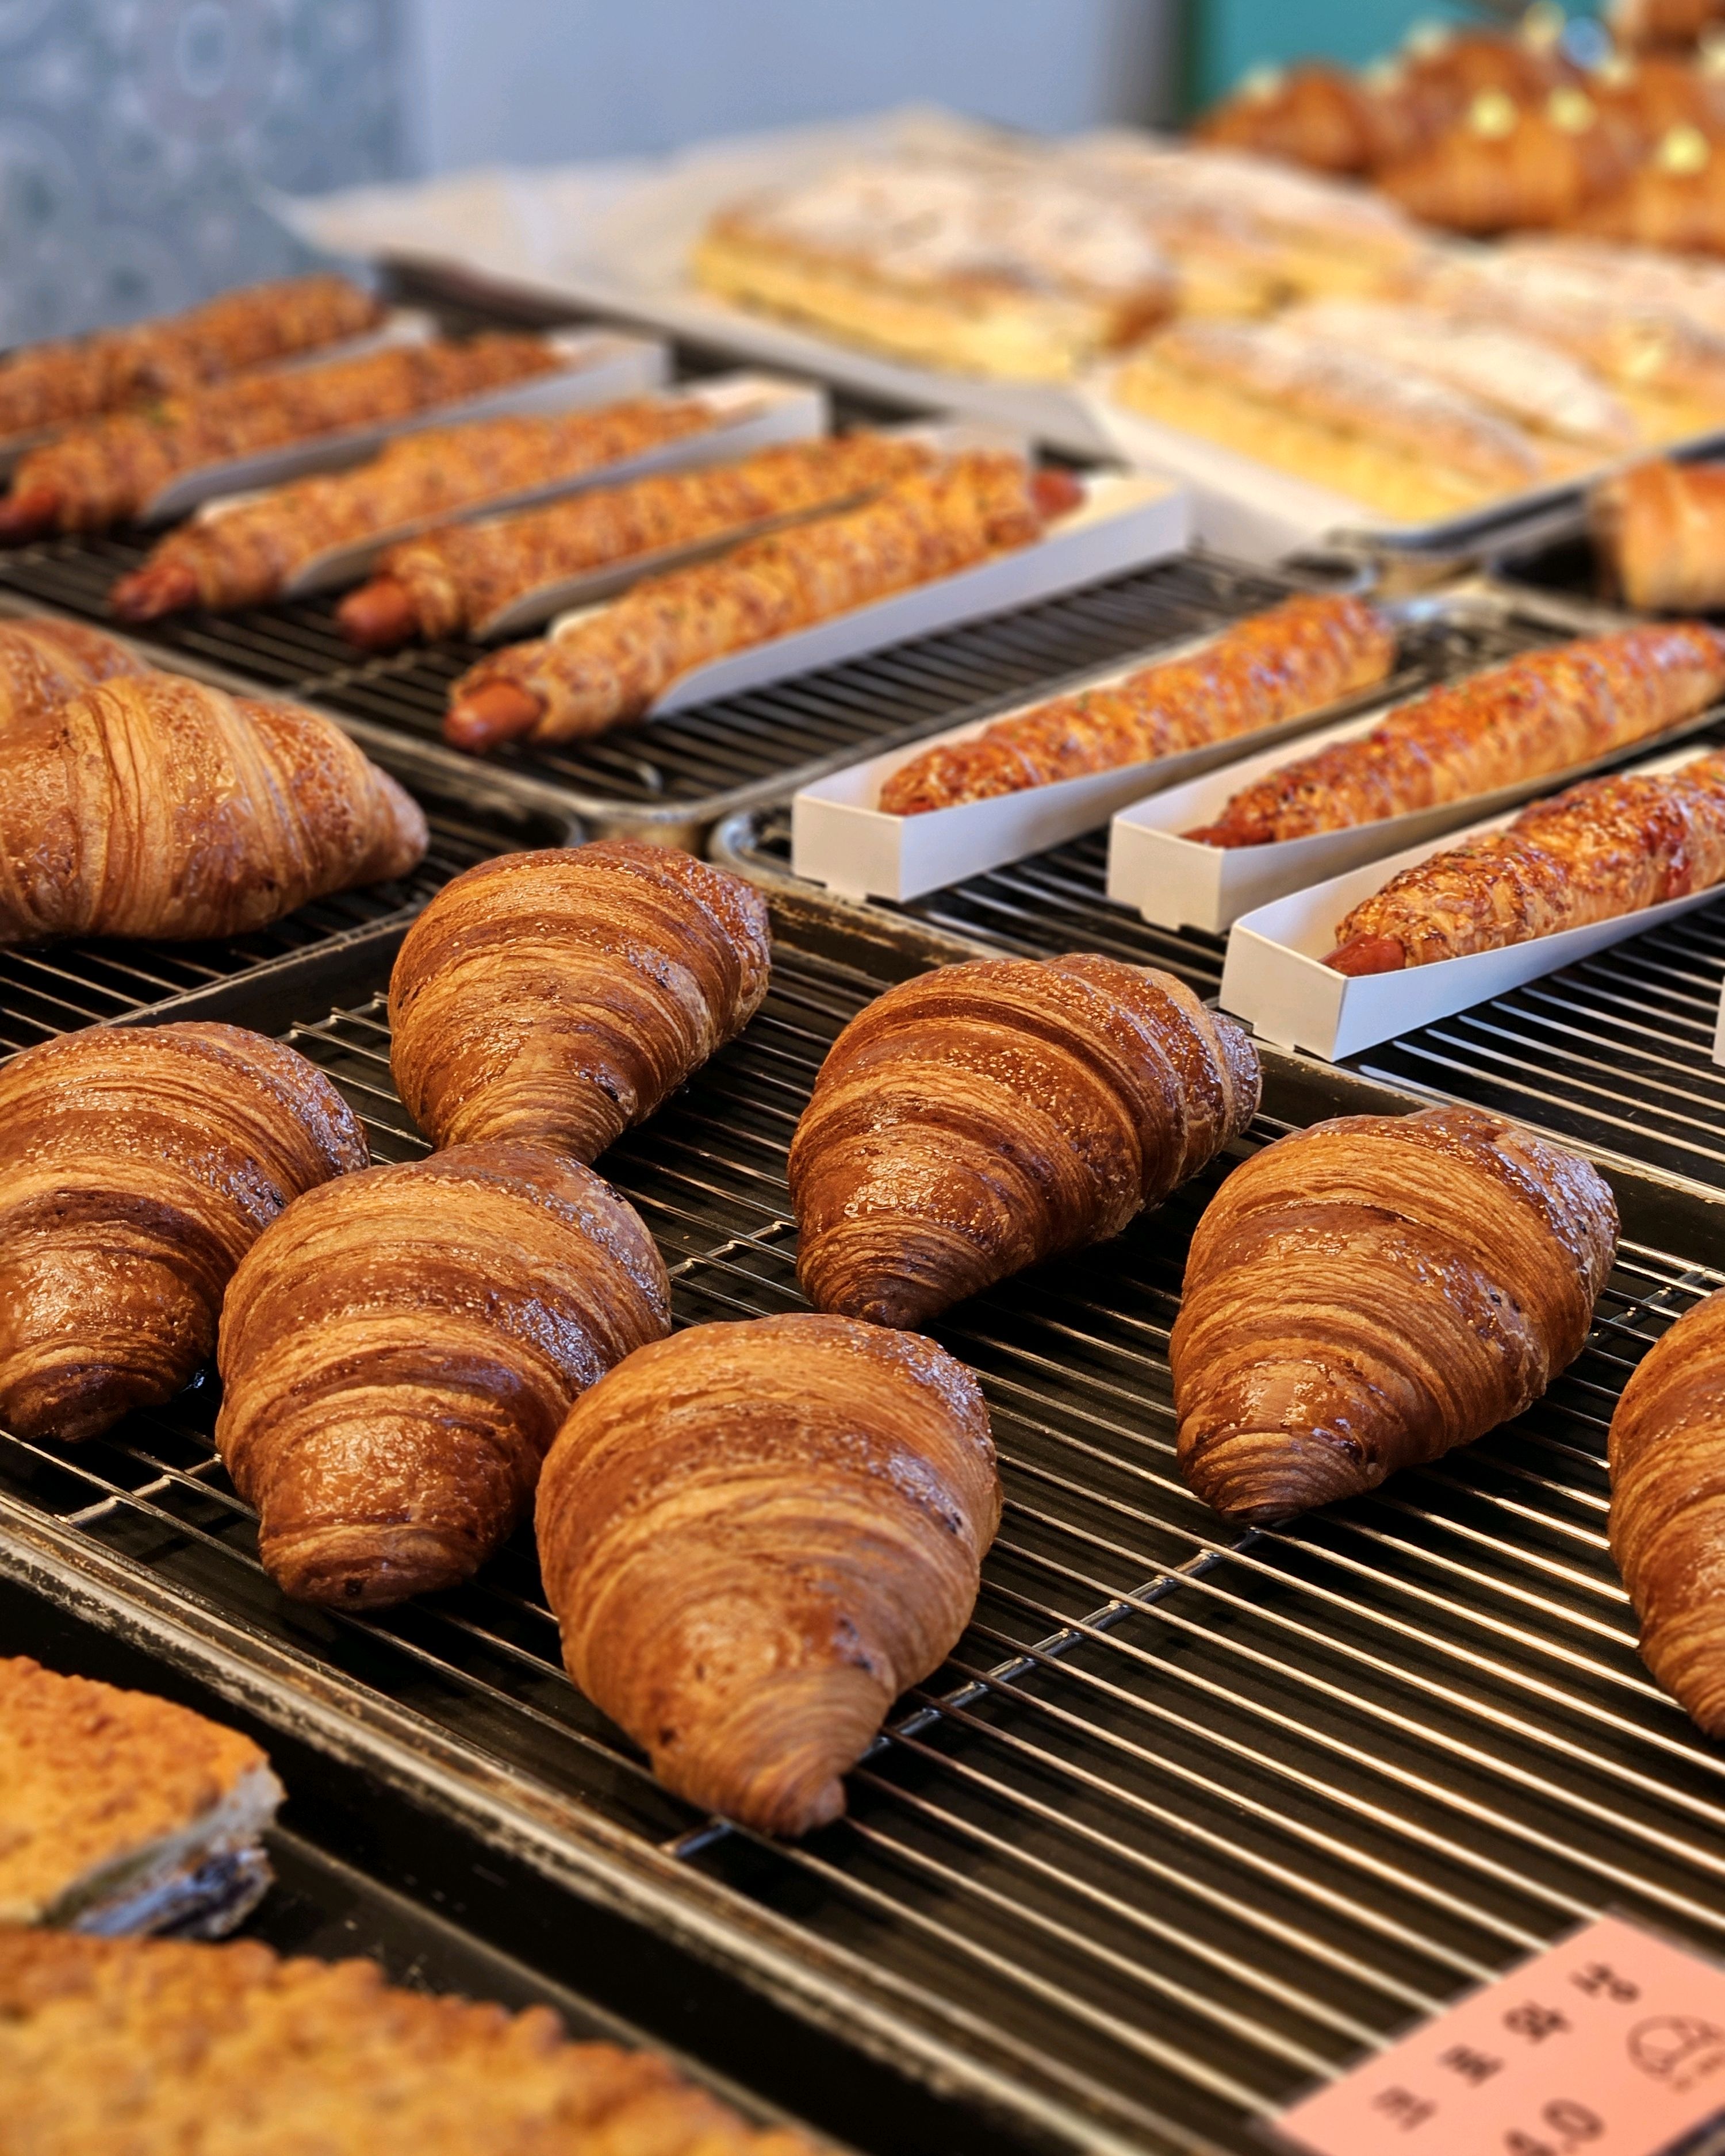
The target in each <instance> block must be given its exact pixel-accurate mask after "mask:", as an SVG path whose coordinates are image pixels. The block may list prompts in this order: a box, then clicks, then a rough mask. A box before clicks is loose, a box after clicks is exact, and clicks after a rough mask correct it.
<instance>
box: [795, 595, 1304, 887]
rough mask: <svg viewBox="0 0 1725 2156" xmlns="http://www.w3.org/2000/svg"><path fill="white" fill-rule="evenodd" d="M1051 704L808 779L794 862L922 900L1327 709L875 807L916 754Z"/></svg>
mask: <svg viewBox="0 0 1725 2156" xmlns="http://www.w3.org/2000/svg"><path fill="white" fill-rule="evenodd" d="M1216 634H1219V632H1215V631H1211V632H1208V633H1206V634H1204V635H1202V636H1196V637H1189V638H1184V639H1181V640H1180V641H1179V642H1178V643H1174V644H1163V645H1160V646H1158V647H1156V648H1154V649H1149V650H1146V651H1142V652H1139V653H1138V654H1137V655H1136V656H1135V657H1133V658H1132V659H1129V660H1125V661H1123V662H1122V663H1121V664H1118V665H1112V666H1110V667H1108V668H1106V670H1104V671H1102V672H1100V673H1096V674H1090V675H1084V676H1083V677H1081V679H1079V680H1076V681H1072V682H1069V683H1068V684H1067V685H1065V687H1064V688H1062V689H1059V690H1055V691H1054V692H1053V696H1073V695H1076V694H1078V693H1080V692H1081V691H1082V690H1087V689H1101V688H1106V687H1108V686H1111V685H1112V684H1113V683H1115V682H1117V681H1123V680H1126V678H1127V675H1132V674H1136V673H1138V672H1140V671H1141V670H1142V669H1143V668H1144V667H1146V666H1165V665H1169V664H1171V663H1172V662H1173V660H1178V659H1183V658H1185V657H1187V656H1188V655H1189V654H1190V653H1193V652H1194V651H1201V650H1202V649H1204V646H1205V645H1206V644H1210V643H1213V642H1214V640H1215V636H1216ZM1050 701H1052V696H1051V695H1050V692H1048V691H1046V690H1045V691H1044V692H1043V693H1042V694H1041V695H1040V696H1033V697H1030V698H1028V699H1027V700H1026V701H1024V703H1022V704H1019V705H1017V706H1014V707H1013V709H1012V710H1011V711H991V712H990V713H989V714H988V716H987V717H986V718H981V719H973V720H971V721H969V722H968V723H967V724H966V725H964V726H952V727H949V728H948V729H947V731H946V732H944V733H938V734H927V735H924V736H922V737H921V738H919V739H918V740H916V741H914V742H906V744H904V745H903V746H902V747H898V748H894V749H888V750H887V751H886V752H885V753H884V754H882V755H880V756H875V757H870V758H869V760H868V761H867V762H865V763H855V764H852V765H851V766H850V768H849V769H848V770H845V771H839V772H834V773H830V774H829V776H828V777H826V778H818V779H816V780H815V781H814V783H812V784H811V785H808V786H805V787H803V788H802V789H801V790H800V791H799V792H798V793H797V795H796V796H795V798H793V801H792V803H791V866H792V869H793V871H794V873H795V874H796V875H799V876H803V877H805V878H806V879H807V880H809V881H810V882H811V883H821V884H824V885H826V886H827V888H828V889H829V891H836V892H838V893H839V896H841V897H844V898H891V899H899V900H903V899H907V898H918V897H920V896H922V893H923V892H924V891H935V890H937V889H938V888H939V887H940V886H941V885H942V884H948V883H954V882H956V881H957V880H958V879H959V878H960V877H961V876H968V875H981V874H983V872H984V871H985V870H988V869H997V868H1000V867H1003V866H1004V865H1005V864H1006V863H1007V862H1009V861H1017V860H1024V857H1025V855H1029V854H1039V853H1041V852H1042V851H1043V850H1045V848H1047V847H1049V846H1059V845H1064V844H1065V842H1066V840H1067V839H1076V838H1077V837H1078V836H1079V835H1080V834H1081V833H1082V832H1085V831H1091V830H1094V829H1096V825H1097V824H1101V823H1102V822H1103V821H1104V820H1105V819H1106V818H1107V817H1108V816H1109V815H1110V814H1111V812H1112V811H1113V810H1115V809H1117V808H1120V807H1121V806H1122V803H1131V802H1135V801H1138V800H1140V799H1142V797H1143V796H1144V794H1145V793H1147V791H1148V790H1149V789H1150V788H1153V787H1157V786H1172V785H1173V784H1175V783H1177V782H1178V781H1179V780H1181V779H1184V778H1191V777H1192V775H1193V774H1194V773H1197V772H1200V771H1209V770H1212V769H1214V767H1215V766H1216V765H1218V764H1220V763H1225V762H1228V761H1229V759H1230V758H1231V757H1238V756H1239V754H1240V751H1241V749H1242V747H1253V746H1256V745H1260V744H1267V743H1269V742H1286V741H1289V740H1291V739H1292V738H1293V737H1295V736H1296V735H1301V734H1304V733H1307V732H1308V731H1310V729H1311V728H1312V726H1316V725H1317V723H1318V722H1319V721H1320V720H1321V719H1322V716H1323V715H1322V712H1321V711H1312V712H1308V713H1307V714H1305V715H1304V716H1301V717H1299V718H1294V719H1287V720H1285V721H1283V722H1282V723H1281V725H1280V726H1264V727H1260V729H1259V730H1258V731H1256V732H1255V733H1251V734H1245V735H1240V736H1237V737H1235V739H1234V740H1232V741H1224V742H1209V743H1207V744H1206V745H1205V746H1204V747H1201V748H1193V749H1186V750H1183V751H1182V752H1180V753H1179V754H1178V755H1177V756H1165V757H1155V758H1153V759H1152V760H1150V761H1149V762H1143V763H1131V764H1124V765H1122V766H1121V767H1119V768H1118V769H1117V770H1113V771H1093V772H1088V773H1085V774H1084V776H1083V777H1081V778H1062V779H1058V780H1056V781H1055V783H1053V784H1052V785H1049V786H1029V787H1025V788H1024V789H1023V790H1022V791H1020V792H1019V793H1002V794H999V795H996V796H995V797H994V798H993V799H992V800H988V801H963V802H959V803H956V804H955V805H954V806H953V807H952V808H932V809H929V810H927V812H926V813H925V814H922V815H920V816H894V815H891V814H887V813H886V811H885V810H884V809H882V808H879V807H878V806H877V805H876V804H877V803H878V802H879V801H880V789H881V788H882V787H883V786H884V785H885V784H886V782H887V780H888V779H889V778H891V776H892V774H893V773H895V772H896V771H897V770H899V769H900V768H901V767H902V766H903V765H905V764H907V763H909V762H911V761H912V759H913V758H915V757H919V756H923V755H926V754H927V752H928V751H929V750H930V749H931V748H938V747H944V746H945V745H946V744H947V743H948V742H961V741H970V740H972V739H973V738H974V737H976V736H977V735H978V734H980V733H983V732H985V731H987V729H988V727H990V726H994V725H997V724H998V723H999V721H1001V720H1002V719H1005V718H1010V717H1012V716H1014V714H1015V712H1017V711H1034V710H1036V709H1037V708H1038V707H1039V706H1040V705H1043V704H1045V703H1048V702H1050ZM1266 761H1267V762H1271V763H1273V762H1276V761H1277V759H1276V757H1268V758H1266ZM1183 790H1185V789H1183Z"/></svg>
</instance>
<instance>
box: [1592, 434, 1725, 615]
mask: <svg viewBox="0 0 1725 2156" xmlns="http://www.w3.org/2000/svg"><path fill="white" fill-rule="evenodd" d="M1588 519H1589V525H1590V526H1591V528H1592V531H1593V536H1594V543H1595V545H1596V546H1597V547H1598V548H1599V553H1600V557H1601V559H1602V561H1603V562H1604V566H1605V567H1606V569H1607V570H1608V572H1609V575H1610V577H1611V579H1612V581H1613V582H1614V583H1615V586H1616V588H1617V589H1618V591H1619V592H1620V593H1621V594H1622V596H1623V597H1624V598H1625V599H1626V600H1627V601H1628V603H1629V604H1630V606H1632V607H1633V608H1635V611H1636V612H1637V613H1684V612H1688V611H1689V610H1691V609H1695V610H1697V611H1707V612H1711V611H1712V610H1713V609H1715V608H1719V607H1725V465H1717V464H1695V465H1689V464H1683V465H1678V464H1671V463H1668V462H1666V460H1665V459H1656V461H1654V462H1652V463H1651V464H1645V465H1635V466H1634V468H1633V469H1632V470H1629V471H1626V472H1620V473H1618V474H1617V475H1615V476H1614V477H1613V478H1611V479H1609V480H1605V481H1604V484H1603V485H1599V486H1598V487H1596V488H1595V489H1594V492H1593V494H1592V495H1591V497H1590V498H1589V504H1588Z"/></svg>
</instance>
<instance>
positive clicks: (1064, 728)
mask: <svg viewBox="0 0 1725 2156" xmlns="http://www.w3.org/2000/svg"><path fill="white" fill-rule="evenodd" d="M1395 648H1396V640H1395V632H1394V629H1392V628H1391V627H1390V626H1389V623H1388V622H1386V621H1385V620H1384V617H1383V616H1382V615H1381V614H1380V613H1378V612H1377V610H1376V608H1373V607H1370V606H1368V605H1367V604H1366V603H1365V601H1364V600H1363V599H1354V598H1294V599H1287V600H1285V601H1284V602H1283V603H1282V604H1281V606H1277V607H1271V608H1270V610H1269V611H1268V613H1260V614H1254V615H1252V616H1251V617H1250V619H1248V620H1245V621H1243V622H1240V623H1238V624H1236V625H1235V627H1234V628H1232V629H1224V630H1223V631H1222V633H1221V634H1220V635H1219V636H1218V637H1216V638H1215V639H1214V641H1213V642H1211V643H1209V644H1206V645H1205V646H1204V649H1202V650H1201V651H1199V652H1196V653H1194V654H1193V656H1192V657H1191V658H1189V659H1177V660H1167V661H1164V662H1163V664H1162V665H1157V666H1145V667H1141V668H1140V669H1139V670H1138V671H1137V673H1136V674H1129V675H1127V678H1126V679H1125V680H1123V681H1117V682H1115V683H1113V684H1112V685H1111V686H1109V687H1107V688H1104V689H1086V690H1081V692H1080V693H1079V694H1078V695H1077V696H1056V697H1055V698H1054V699H1053V700H1052V701H1050V702H1049V703H1046V704H1039V705H1038V706H1036V708H1035V709H1034V711H1021V712H1019V713H1018V714H1017V715H1016V716H1014V717H1012V718H1009V719H997V720H996V721H994V723H993V726H986V727H984V728H983V731H982V732H981V733H980V734H978V735H976V736H973V737H972V738H971V739H970V740H968V741H959V742H948V743H947V744H945V745H944V746H942V747H937V748H930V749H925V750H924V751H923V752H922V754H921V755H920V756H916V757H911V760H910V761H909V762H907V763H903V764H901V765H900V766H899V767H898V769H897V770H896V772H894V773H892V775H891V778H888V779H887V781H886V784H885V785H884V786H883V787H882V788H880V808H881V809H882V810H883V811H884V813H885V814H887V815H889V816H921V815H923V814H927V812H928V811H929V810H930V809H933V808H951V807H952V806H953V805H954V804H955V803H958V802H963V801H985V800H988V799H989V798H992V797H993V796H994V795H996V794H1000V793H1018V792H1019V791H1021V790H1022V789H1023V788H1027V787H1032V786H1051V785H1054V784H1055V783H1057V782H1058V781H1059V780H1060V779H1063V778H1078V777H1080V776H1081V775H1082V774H1083V773H1086V772H1091V771H1112V770H1116V769H1117V768H1119V767H1121V766H1122V765H1125V764H1130V763H1142V762H1148V761H1149V760H1150V759H1151V758H1153V757H1159V756H1173V755H1176V754H1178V752H1179V751H1180V750H1182V749H1188V748H1197V747H1201V746H1202V745H1203V744H1204V743H1205V742H1215V741H1227V740H1229V739H1230V738H1232V737H1234V736H1235V735H1236V734H1240V733H1248V732H1251V731H1255V730H1256V729H1257V728H1259V727H1260V726H1280V725H1281V724H1283V723H1284V722H1285V721H1287V720H1289V719H1292V718H1297V717H1299V716H1301V715H1302V714H1303V713H1306V712H1308V711H1322V709H1323V707H1324V706H1325V705H1327V704H1332V703H1334V702H1336V701H1337V699H1338V698H1340V697H1343V696H1351V695H1353V694H1354V693H1355V692H1356V691H1357V690H1361V689H1365V688H1369V687H1370V686H1371V685H1372V684H1373V682H1375V681H1381V680H1383V679H1384V676H1385V675H1387V674H1388V673H1389V670H1390V668H1391V667H1392V666H1393V665H1394V664H1395Z"/></svg>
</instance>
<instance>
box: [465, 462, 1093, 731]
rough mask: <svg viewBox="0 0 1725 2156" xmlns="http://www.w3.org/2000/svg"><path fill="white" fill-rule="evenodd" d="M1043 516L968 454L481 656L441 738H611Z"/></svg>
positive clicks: (1018, 537)
mask: <svg viewBox="0 0 1725 2156" xmlns="http://www.w3.org/2000/svg"><path fill="white" fill-rule="evenodd" d="M1054 476H1056V477H1058V476H1063V475H1054ZM1043 521H1044V520H1043V514H1042V511H1041V509H1040V506H1039V498H1038V495H1037V493H1036V491H1035V490H1034V488H1033V485H1032V482H1031V477H1030V474H1029V471H1028V470H1026V468H1025V466H1024V464H1023V463H1022V462H1021V461H1020V459H1018V458H1017V457H1014V456H1009V455H1006V454H1002V453H1001V452H999V451H994V450H970V451H966V452H965V453H964V454H961V455H958V456H955V457H953V458H952V459H949V460H948V461H947V462H946V463H944V464H942V465H939V466H937V468H936V469H935V470H932V471H929V472H919V473H915V474H912V475H911V476H910V477H909V478H907V479H903V480H898V481H896V482H895V483H894V484H893V485H891V486H889V487H887V488H886V489H885V490H883V491H882V492H880V493H879V494H877V495H875V496H874V498H873V499H872V500H869V501H867V502H865V504H864V505H863V506H862V507H860V509H852V510H847V511H844V512H843V513H841V514H839V515H837V516H825V517H819V518H817V519H815V520H814V521H813V522H810V523H807V524H799V525H798V526H796V527H795V529H794V530H793V531H786V532H775V533H773V534H772V535H771V536H768V537H766V538H763V539H752V540H750V541H748V542H747V543H746V544H745V545H743V546H742V547H737V549H736V550H735V551H734V552H731V553H728V554H726V555H723V556H721V557H720V558H719V559H718V560H717V561H716V562H706V563H703V564H701V566H700V567H695V568H688V569H679V570H674V571H672V572H670V574H669V575H666V576H662V577H649V578H648V579H647V580H646V581H645V582H644V583H639V584H637V585H636V586H635V587H634V589H633V590H631V591H629V592H627V593H624V596H623V598H620V599H617V600H614V601H613V603H611V604H610V605H608V606H605V607H601V608H595V609H594V610H593V612H592V613H588V614H584V615H583V616H581V617H579V618H578V619H576V620H575V621H573V622H572V623H571V624H570V625H569V626H568V627H567V628H566V629H564V630H563V632H562V634H561V635H558V636H555V637H551V638H548V639H543V640H542V641H539V642H536V643H531V644H514V645H511V646H510V647H509V648H508V649H506V650H504V651H501V652H500V653H498V654H497V655H496V656H495V658H490V659H485V660H480V664H479V665H477V666H475V667H474V668H473V669H472V670H470V672H468V673H466V674H465V675H462V677H461V679H460V680H459V681H457V682H456V684H455V685H454V688H453V689H452V690H451V691H450V694H449V712H448V715H447V716H446V717H445V719H444V739H445V740H446V741H448V742H449V743H450V744H451V745H452V746H453V747H456V748H464V749H468V750H470V751H474V752H478V751H480V750H484V749H487V748H490V747H495V746H496V745H497V744H499V743H500V742H505V741H509V740H526V741H531V742H560V741H572V740H578V739H581V738H583V737H587V736H588V735H592V734H598V733H603V732H604V731H606V730H607V729H608V727H611V726H619V725H620V724H621V723H622V722H623V721H624V720H626V719H638V718H640V717H641V716H643V715H644V713H645V712H647V711H649V710H650V709H651V707H652V705H653V703H654V701H655V699H656V698H657V697H659V696H662V695H663V694H664V692H665V690H667V689H669V688H670V685H672V683H673V682H675V680H677V679H678V678H679V677H680V675H684V674H686V673H688V672H690V671H691V669H692V668H694V667H696V666H700V665H705V664H706V663H707V662H708V661H710V660H715V659H720V658H723V657H724V656H725V654H726V653H727V652H732V651H742V650H746V649H748V648H749V647H751V646H752V645H754V644H767V643H770V642H772V641H773V639H775V638H777V637H781V636H788V635H789V634H791V632H792V631H793V629H806V628H808V627H809V624H811V623H814V622H817V621H825V620H828V619H830V618H831V617H832V616H833V615H834V614H842V613H851V612H852V611H853V610H854V609H855V608H858V607H861V606H866V605H868V604H869V603H870V601H871V600H875V599H880V598H886V597H887V596H888V595H889V594H891V593H894V592H900V591H905V590H907V589H909V588H911V586H913V585H916V584H925V583H932V582H933V580H934V579H935V578H936V577H949V576H952V575H954V574H956V572H957V571H958V570H960V569H968V568H970V567H973V566H974V565H975V564H976V563H977V562H982V561H985V560H987V559H988V557H989V556H990V555H991V554H996V553H1001V552H1005V551H1006V550H1007V549H1009V548H1010V547H1025V546H1028V545H1029V543H1030V542H1031V541H1032V540H1034V539H1036V538H1038V537H1040V536H1041V532H1042V528H1043Z"/></svg>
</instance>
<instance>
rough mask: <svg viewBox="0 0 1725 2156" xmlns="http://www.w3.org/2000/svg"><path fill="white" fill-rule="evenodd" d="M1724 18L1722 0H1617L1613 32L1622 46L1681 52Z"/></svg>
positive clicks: (1612, 15)
mask: <svg viewBox="0 0 1725 2156" xmlns="http://www.w3.org/2000/svg"><path fill="white" fill-rule="evenodd" d="M1722 20H1725V7H1722V6H1721V4H1720V0H1615V6H1614V7H1613V8H1611V10H1610V21H1611V33H1612V35H1613V36H1614V37H1615V38H1616V39H1617V41H1618V43H1619V44H1622V45H1627V46H1629V47H1630V48H1632V49H1640V50H1643V51H1645V50H1646V49H1648V48H1650V47H1654V48H1657V47H1660V46H1668V47H1671V48H1674V49H1677V50H1679V51H1681V50H1682V49H1684V48H1686V47H1688V46H1692V45H1694V44H1696V43H1697V41H1698V40H1699V39H1700V38H1702V37H1704V36H1705V35H1706V34H1707V32H1708V31H1709V30H1710V29H1712V28H1713V27H1714V25H1715V24H1716V23H1719V22H1720V21H1722Z"/></svg>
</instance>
